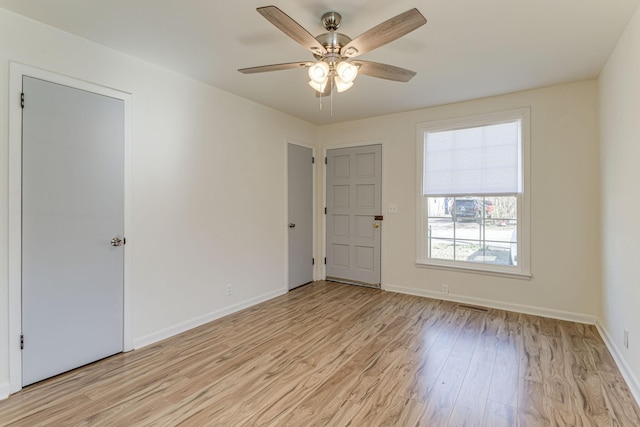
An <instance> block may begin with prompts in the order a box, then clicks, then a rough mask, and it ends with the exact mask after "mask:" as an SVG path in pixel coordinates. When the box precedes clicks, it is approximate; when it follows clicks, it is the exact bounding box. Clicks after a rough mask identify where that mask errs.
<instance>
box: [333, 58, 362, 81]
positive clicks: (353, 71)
mask: <svg viewBox="0 0 640 427" xmlns="http://www.w3.org/2000/svg"><path fill="white" fill-rule="evenodd" d="M336 73H337V74H338V76H340V79H341V80H342V81H343V82H345V83H351V82H352V81H354V80H355V79H356V76H357V75H358V67H356V66H355V65H353V64H350V63H349V62H347V61H342V62H340V63H339V64H338V65H337V66H336Z"/></svg>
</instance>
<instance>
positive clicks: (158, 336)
mask: <svg viewBox="0 0 640 427" xmlns="http://www.w3.org/2000/svg"><path fill="white" fill-rule="evenodd" d="M287 292H288V291H287V289H285V288H283V289H278V290H276V291H273V292H268V293H266V294H263V295H260V296H257V297H255V298H251V299H248V300H245V301H242V302H240V303H238V304H235V305H232V306H230V307H225V308H223V309H220V310H216V311H214V312H211V313H208V314H205V315H203V316H199V317H196V318H194V319H191V320H187V321H186V322H182V323H180V324H177V325H174V326H171V327H169V328H166V329H162V330H160V331H157V332H154V333H151V334H148V335H145V336H143V337H140V338H134V339H133V348H134V349H139V348H142V347H145V346H147V345H150V344H153V343H156V342H158V341H162V340H164V339H167V338H170V337H172V336H174V335H178V334H180V333H182V332H186V331H188V330H189V329H193V328H196V327H198V326H201V325H204V324H205V323H209V322H211V321H213V320H216V319H219V318H221V317H224V316H227V315H229V314H232V313H235V312H236V311H240V310H244V309H245V308H248V307H251V306H253V305H256V304H259V303H261V302H264V301H267V300H270V299H272V298H275V297H278V296H280V295H284V294H286V293H287Z"/></svg>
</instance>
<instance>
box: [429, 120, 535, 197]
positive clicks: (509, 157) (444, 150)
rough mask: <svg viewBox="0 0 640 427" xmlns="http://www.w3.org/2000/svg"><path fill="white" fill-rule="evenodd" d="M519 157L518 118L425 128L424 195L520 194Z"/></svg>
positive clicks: (519, 124)
mask: <svg viewBox="0 0 640 427" xmlns="http://www.w3.org/2000/svg"><path fill="white" fill-rule="evenodd" d="M521 158H522V144H521V120H515V121H510V122H507V123H499V124H491V125H486V126H478V127H470V128H465V129H456V130H446V131H435V132H432V131H425V132H424V159H423V160H424V163H423V165H424V177H423V179H424V182H423V187H422V189H423V194H424V195H426V196H457V195H467V194H520V193H522V171H521V164H522V161H521Z"/></svg>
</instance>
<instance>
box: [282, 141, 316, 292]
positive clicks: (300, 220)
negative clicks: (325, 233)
mask: <svg viewBox="0 0 640 427" xmlns="http://www.w3.org/2000/svg"><path fill="white" fill-rule="evenodd" d="M287 159H288V160H287V163H288V165H287V169H288V172H287V173H288V179H287V182H288V184H287V186H288V190H287V191H288V206H289V207H288V217H289V219H288V220H289V289H293V288H295V287H298V286H300V285H304V284H306V283H309V282H311V281H313V151H312V150H311V149H310V148H305V147H302V146H299V145H295V144H288V146H287Z"/></svg>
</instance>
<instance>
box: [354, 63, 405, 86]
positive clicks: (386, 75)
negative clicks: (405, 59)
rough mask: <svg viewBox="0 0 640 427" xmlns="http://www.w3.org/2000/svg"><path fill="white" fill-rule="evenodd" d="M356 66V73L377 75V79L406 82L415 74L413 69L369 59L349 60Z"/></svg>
mask: <svg viewBox="0 0 640 427" xmlns="http://www.w3.org/2000/svg"><path fill="white" fill-rule="evenodd" d="M351 63H352V64H353V65H355V66H357V67H358V73H359V74H364V75H366V76H371V77H377V78H379V79H386V80H393V81H395V82H408V81H409V80H411V78H412V77H413V76H415V75H416V72H415V71H411V70H407V69H405V68H400V67H396V66H393V65H388V64H381V63H379V62H370V61H360V60H357V61H351Z"/></svg>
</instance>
